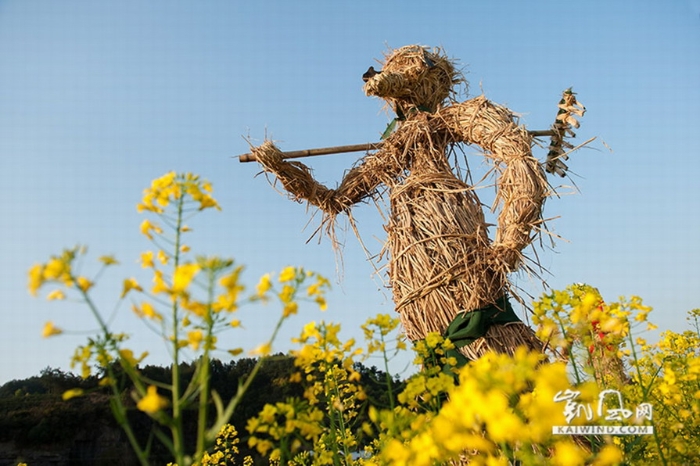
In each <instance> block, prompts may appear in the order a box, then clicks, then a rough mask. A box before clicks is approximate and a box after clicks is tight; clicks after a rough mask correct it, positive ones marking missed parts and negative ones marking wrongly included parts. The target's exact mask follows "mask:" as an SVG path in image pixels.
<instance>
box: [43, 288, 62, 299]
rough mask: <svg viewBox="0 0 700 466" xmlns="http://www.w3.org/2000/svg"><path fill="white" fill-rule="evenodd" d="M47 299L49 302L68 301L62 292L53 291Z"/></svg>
mask: <svg viewBox="0 0 700 466" xmlns="http://www.w3.org/2000/svg"><path fill="white" fill-rule="evenodd" d="M46 299H47V300H49V301H54V300H55V301H60V300H62V299H66V295H65V293H63V291H61V290H53V291H52V292H51V293H49V294H48V295H46Z"/></svg>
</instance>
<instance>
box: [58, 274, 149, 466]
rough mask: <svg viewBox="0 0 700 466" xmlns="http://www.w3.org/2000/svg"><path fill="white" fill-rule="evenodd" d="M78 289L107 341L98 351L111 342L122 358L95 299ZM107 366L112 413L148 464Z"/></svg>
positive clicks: (145, 464)
mask: <svg viewBox="0 0 700 466" xmlns="http://www.w3.org/2000/svg"><path fill="white" fill-rule="evenodd" d="M70 279H71V281H73V282H75V281H76V280H77V279H76V277H74V276H72V275H71V277H70ZM78 289H79V291H80V294H81V295H82V298H83V300H84V301H85V304H87V306H88V308H89V309H90V312H92V315H93V316H94V317H95V320H97V323H98V324H99V326H100V330H101V331H102V334H103V335H104V339H105V342H104V343H103V344H102V345H101V346H102V348H98V351H99V350H102V351H105V352H106V349H105V348H104V345H107V344H111V345H112V346H113V348H112V350H113V351H114V353H115V354H116V355H117V357H119V358H120V360H121V357H120V356H119V348H118V345H117V342H116V341H114V338H113V337H112V334H111V333H110V331H109V329H108V328H107V323H106V322H105V321H104V319H102V316H101V315H100V312H99V311H98V309H97V306H96V305H95V303H94V301H93V300H92V299H91V298H90V295H89V294H88V293H87V291H85V290H83V289H81V288H78ZM105 368H106V369H107V376H108V377H109V381H110V383H109V386H110V389H111V390H112V403H110V407H111V408H112V413H113V414H114V417H115V419H116V420H117V423H118V424H119V426H120V427H121V428H122V429H123V430H124V433H125V434H126V437H127V438H128V439H129V443H130V444H131V448H133V449H134V452H135V453H136V456H137V457H138V459H139V463H140V464H141V465H142V466H148V464H149V462H148V452H146V451H144V450H143V448H141V445H140V444H139V442H138V440H137V439H136V435H135V434H134V431H133V430H132V428H131V424H129V422H128V419H127V417H126V407H125V406H124V402H123V401H122V396H121V393H120V392H119V387H118V386H117V379H116V375H115V373H114V370H113V369H112V366H111V365H110V364H105ZM130 378H131V379H132V380H134V381H135V380H136V379H134V378H133V377H131V376H130Z"/></svg>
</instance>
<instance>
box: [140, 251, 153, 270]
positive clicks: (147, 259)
mask: <svg viewBox="0 0 700 466" xmlns="http://www.w3.org/2000/svg"><path fill="white" fill-rule="evenodd" d="M153 266H154V264H153V251H146V252H142V253H141V267H143V268H144V269H147V268H153Z"/></svg>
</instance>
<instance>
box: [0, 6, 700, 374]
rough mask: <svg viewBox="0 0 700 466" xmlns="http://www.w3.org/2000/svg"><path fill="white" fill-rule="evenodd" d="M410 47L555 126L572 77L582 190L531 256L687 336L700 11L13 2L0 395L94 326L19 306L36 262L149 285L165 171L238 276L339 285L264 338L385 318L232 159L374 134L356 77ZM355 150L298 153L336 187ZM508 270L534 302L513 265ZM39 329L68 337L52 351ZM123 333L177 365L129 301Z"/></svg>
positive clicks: (558, 206) (560, 207) (247, 312)
mask: <svg viewBox="0 0 700 466" xmlns="http://www.w3.org/2000/svg"><path fill="white" fill-rule="evenodd" d="M439 5H442V6H443V7H442V8H440V7H439ZM415 43H417V44H423V45H429V46H441V47H443V48H444V49H445V51H446V52H447V54H448V55H449V56H451V57H454V58H455V59H458V60H459V64H460V66H462V67H463V69H464V72H465V75H466V77H467V79H468V80H469V82H470V88H469V95H470V96H475V95H479V94H480V93H482V92H483V93H484V94H485V95H486V96H487V97H488V98H489V99H491V100H493V101H495V102H498V103H501V104H504V105H507V106H509V107H510V108H511V109H512V110H513V111H514V112H516V113H518V114H520V115H521V122H522V123H523V124H525V125H527V126H528V127H529V128H531V129H546V128H548V127H549V125H550V124H551V123H552V120H553V117H554V115H555V113H556V103H557V101H558V99H559V96H560V93H561V91H562V90H564V89H565V88H567V87H569V86H573V87H574V90H575V91H576V92H578V96H579V98H580V101H581V102H583V103H584V104H585V105H586V107H587V109H588V112H587V114H586V116H585V117H584V118H583V119H582V128H581V129H580V131H578V135H579V138H578V141H579V142H582V141H584V140H586V139H588V138H591V137H596V138H597V139H596V140H595V141H594V142H593V143H592V144H590V146H589V148H588V149H585V150H582V151H579V152H578V153H576V154H574V155H573V157H572V159H571V161H570V164H569V165H570V167H571V169H572V171H573V172H574V173H575V174H574V175H572V180H573V182H575V183H576V185H577V186H578V188H579V192H577V193H572V194H570V195H563V196H562V197H561V198H559V199H550V200H549V201H548V202H547V205H546V209H545V215H546V216H547V217H559V218H557V219H556V220H553V221H551V222H550V228H551V229H552V230H553V231H554V232H555V233H556V234H558V235H560V236H561V237H563V238H565V241H564V240H560V241H557V242H556V247H555V248H554V249H553V250H550V249H547V250H545V251H541V252H540V255H541V261H542V264H543V265H544V266H545V267H546V268H547V270H548V271H549V275H547V277H546V278H547V282H548V284H549V285H550V286H551V287H553V288H563V287H565V286H566V285H568V284H570V283H574V282H586V283H590V284H592V285H594V286H597V287H598V288H599V289H600V290H601V292H602V293H603V295H604V297H606V299H608V300H614V299H617V298H618V297H619V296H621V295H625V296H630V295H639V296H641V297H642V298H644V300H645V302H646V303H647V304H649V305H651V306H653V307H654V308H655V312H654V313H652V317H651V319H652V320H654V321H656V322H657V323H659V324H660V327H661V329H662V330H663V329H672V330H676V331H678V330H683V329H684V328H685V313H686V311H688V310H690V309H693V308H697V307H700V299H698V298H697V295H696V290H697V289H698V287H699V285H700V282H699V280H698V273H697V267H698V262H699V259H700V247H699V246H698V236H699V233H700V204H699V203H698V200H699V199H700V189H699V188H698V183H697V176H698V173H700V151H699V150H698V149H699V143H698V139H697V131H698V130H697V122H698V118H697V109H698V108H699V106H700V90H699V89H700V60H698V57H700V2H698V1H697V0H695V1H683V0H675V1H672V2H662V1H640V0H635V1H617V2H608V1H589V2H577V3H570V4H567V5H563V4H562V3H561V2H554V1H540V2H518V1H506V0H499V1H492V2H486V1H481V2H476V1H475V2H459V3H458V2H410V1H408V2H400V3H399V2H392V1H386V2H368V1H355V2H320V1H318V2H310V1H309V2H283V1H278V2H271V1H261V2H245V3H244V2H234V1H231V2H223V1H211V2H195V1H167V2H166V1H151V2H138V1H118V2H117V1H104V2H79V1H70V0H63V1H61V2H56V1H48V0H45V1H40V0H23V1H18V0H15V1H13V0H5V1H3V2H0V173H2V176H3V181H2V183H0V196H1V198H2V202H1V203H0V218H1V219H2V221H3V223H4V225H3V227H2V228H0V264H1V265H2V267H1V268H0V270H1V272H0V274H1V276H0V277H1V280H0V295H1V296H3V298H4V299H3V300H2V302H1V303H2V304H0V306H1V308H0V312H1V314H0V319H2V320H1V321H0V322H1V325H0V354H2V359H0V383H3V382H5V381H8V380H11V379H15V378H24V377H29V376H31V375H36V374H38V372H39V371H40V370H41V369H43V368H45V367H47V366H51V367H60V368H63V369H67V368H68V362H69V360H70V356H71V354H72V350H73V348H75V347H76V346H77V345H78V344H81V343H84V342H85V339H86V336H87V335H88V334H89V331H90V330H93V329H94V324H93V323H92V321H91V319H90V317H89V314H88V311H87V309H86V308H84V307H83V306H81V305H79V304H77V303H74V302H61V303H54V302H51V303H49V302H46V301H45V300H43V299H41V298H39V299H37V298H32V297H30V296H29V294H28V292H27V290H26V283H27V278H26V271H27V270H28V268H29V267H30V266H31V265H32V264H34V263H37V262H42V261H45V260H46V259H47V258H48V257H49V255H51V254H54V253H58V252H60V251H61V249H62V248H64V247H69V246H73V245H75V244H78V243H79V244H85V245H88V246H89V251H90V255H89V259H91V260H96V259H97V257H98V256H100V255H102V254H114V255H116V256H117V258H118V259H119V260H120V261H121V265H120V266H119V267H118V268H114V269H111V270H109V272H108V273H106V274H105V275H103V276H102V278H101V281H100V284H99V285H98V287H97V288H96V289H95V298H96V300H97V301H98V303H99V304H100V305H101V306H102V307H103V308H104V309H105V311H110V310H111V309H112V308H113V306H114V302H115V300H116V297H117V295H118V293H119V287H120V283H121V280H122V279H123V278H125V277H128V276H132V275H138V274H141V273H142V272H141V271H140V270H139V268H138V265H137V264H136V262H135V261H136V259H137V258H138V255H139V253H140V252H141V251H144V250H146V249H148V248H149V246H150V244H149V243H148V242H147V240H146V239H145V238H143V237H142V236H141V235H140V234H139V233H138V225H139V223H140V222H141V220H142V217H141V215H140V214H138V213H137V212H136V210H135V205H136V203H137V202H138V201H139V199H140V195H141V191H142V190H143V188H144V187H146V186H147V185H148V184H149V182H150V180H151V179H153V178H155V177H158V176H160V175H162V174H164V173H165V172H167V171H170V170H175V171H178V172H183V171H189V172H195V173H197V174H200V175H201V176H203V177H204V178H207V179H208V180H210V181H211V182H212V183H213V185H214V190H215V191H214V195H215V197H216V198H217V199H218V200H219V202H220V204H221V206H222V208H223V211H222V212H221V213H205V214H202V215H201V216H200V217H198V218H196V219H195V220H193V221H192V224H193V225H192V226H193V227H194V228H195V230H196V231H195V233H194V236H192V241H191V245H192V247H193V249H194V250H195V251H198V252H200V253H207V254H220V255H222V256H229V257H234V258H235V259H236V261H237V262H239V263H242V264H245V265H246V266H247V271H246V275H245V277H246V279H247V282H248V283H249V284H250V285H251V286H252V285H253V284H254V283H255V282H256V281H257V278H258V277H259V276H260V275H261V274H263V273H265V272H270V271H275V270H280V269H281V268H282V267H284V266H286V265H290V264H292V265H300V266H304V267H306V268H309V269H312V270H315V271H317V272H319V273H322V274H325V275H326V276H328V277H330V278H331V279H332V281H333V285H334V289H333V292H332V293H331V295H330V296H329V310H328V311H327V312H326V313H325V314H323V315H321V314H319V313H318V311H316V310H314V309H311V308H307V309H303V310H302V312H301V313H300V315H299V316H297V317H296V318H295V319H293V320H292V321H291V322H289V323H288V325H287V327H286V330H285V332H284V333H283V335H282V336H281V337H280V339H279V341H278V345H277V346H276V349H278V350H282V351H284V350H286V349H287V348H288V347H289V346H290V344H289V343H288V341H289V338H290V337H291V336H292V335H296V334H297V333H298V332H299V331H300V328H301V326H302V325H303V323H305V322H307V321H309V320H320V319H326V320H332V321H336V322H341V323H342V324H343V326H344V329H345V330H344V332H345V335H346V336H354V335H357V336H359V335H360V333H359V331H358V328H359V325H360V323H362V322H364V321H365V320H366V319H367V318H368V317H370V316H373V315H375V314H377V313H380V312H382V313H391V312H393V311H392V302H391V297H390V294H389V292H388V291H387V290H386V289H384V288H383V284H382V281H381V280H380V279H379V278H377V277H376V276H375V275H374V266H373V265H372V264H371V263H370V262H368V260H367V257H366V255H365V253H364V252H363V250H362V249H361V248H360V247H359V245H358V241H357V240H356V239H355V237H354V236H353V234H352V233H351V232H348V233H347V234H346V235H345V236H344V238H345V248H344V250H343V259H344V261H343V264H342V266H338V263H337V262H336V258H335V255H334V253H333V251H332V248H331V246H330V243H329V242H328V241H327V240H326V241H322V242H321V244H318V242H317V241H315V240H312V241H310V242H308V244H307V242H306V241H307V239H308V238H309V236H310V235H311V234H312V232H313V231H314V229H315V226H316V225H317V223H318V217H316V218H314V219H312V220H311V222H310V223H309V218H310V216H311V213H312V212H309V211H307V210H306V208H305V206H303V205H300V204H295V203H292V202H290V201H289V200H287V199H286V198H285V197H284V196H282V195H280V194H279V193H278V192H276V191H275V190H274V189H272V188H271V187H270V186H269V185H268V183H267V182H266V181H265V179H264V177H262V176H259V177H257V178H256V177H255V175H256V174H257V173H258V172H259V169H258V167H257V166H256V165H255V164H239V163H238V162H237V161H236V160H235V159H233V158H231V157H232V156H235V155H237V154H241V153H244V152H247V151H248V143H247V142H246V139H247V138H249V139H250V140H251V141H252V142H253V143H255V144H257V143H260V142H262V141H263V140H264V138H265V136H266V135H267V136H268V137H271V138H273V139H274V140H276V141H277V143H278V145H279V146H280V147H281V148H283V149H288V150H294V149H302V148H311V147H323V146H330V145H341V144H354V143H361V142H370V141H376V140H378V138H379V135H380V134H381V133H382V131H383V130H384V128H385V126H386V124H387V122H388V120H389V119H390V118H391V117H390V116H389V115H387V114H386V113H384V112H382V111H381V107H382V103H381V102H380V101H378V100H376V99H372V98H368V97H366V96H364V94H363V92H362V80H361V76H362V74H363V73H364V71H365V70H366V69H367V67H368V66H370V65H376V60H377V59H381V58H382V56H383V54H384V52H386V51H387V50H388V48H395V47H400V46H403V45H407V44H415ZM608 148H610V149H608ZM470 154H471V155H470V157H472V160H473V165H474V166H479V162H478V155H477V153H476V151H472V152H470ZM536 155H537V156H538V157H544V150H539V151H538V152H537V153H536ZM358 157H359V155H358V154H346V155H336V156H328V157H325V158H321V157H319V158H316V159H314V160H309V161H308V163H309V164H310V165H311V166H312V167H313V168H314V170H315V174H316V175H317V177H318V178H319V179H320V180H323V181H325V182H327V183H328V184H329V185H331V186H333V185H335V184H336V183H337V182H338V181H339V180H340V179H341V177H342V174H343V172H344V170H346V169H347V168H349V167H350V166H351V165H352V164H353V163H354V162H355V161H356V160H357V158H358ZM552 182H553V183H558V182H560V180H557V179H553V180H552ZM563 182H564V183H569V184H570V181H569V180H564V181H563ZM563 191H566V189H563ZM569 191H571V190H569ZM354 215H355V216H356V217H357V219H358V222H359V227H360V230H361V233H362V236H363V239H364V241H365V243H366V244H367V245H368V246H369V247H370V249H371V250H372V252H375V253H376V252H378V251H379V250H380V247H381V241H382V239H383V230H382V227H381V219H380V218H379V215H378V213H377V211H376V209H375V208H374V207H373V206H367V205H361V206H358V208H357V209H356V210H355V212H354ZM307 223H309V226H306V225H307ZM88 263H89V261H88ZM513 280H514V281H516V282H517V283H518V284H519V285H521V286H523V287H524V288H526V289H527V290H530V292H531V293H532V294H534V295H539V294H541V292H542V291H543V289H542V286H541V285H540V284H538V283H537V282H536V281H533V280H531V279H529V278H528V277H526V276H520V275H516V276H514V277H513ZM277 313H278V310H277V309H275V308H244V309H243V310H241V319H242V320H243V323H244V325H245V326H246V331H244V332H243V331H241V332H230V333H227V334H225V335H224V336H222V337H221V338H222V339H225V341H226V342H227V343H229V342H230V344H229V346H243V347H246V348H253V347H255V346H256V345H257V344H259V343H261V342H262V341H263V340H264V339H265V338H266V337H267V335H269V332H270V325H271V322H274V320H275V319H276V316H277ZM47 320H51V321H53V322H54V323H55V324H56V325H58V326H60V327H62V328H64V329H66V330H70V331H72V332H73V333H69V334H66V335H63V336H60V337H56V338H52V339H48V340H44V339H42V338H41V335H40V334H41V328H42V326H43V323H44V322H45V321H47ZM114 325H115V327H116V328H117V329H119V330H125V331H127V332H129V333H132V334H133V339H132V346H133V347H134V348H135V349H136V350H143V349H149V350H150V351H151V352H152V356H151V358H150V359H149V360H148V362H151V363H153V364H163V363H165V362H166V354H165V352H163V351H157V350H156V347H157V346H158V345H159V344H160V343H159V342H158V340H157V337H156V336H154V335H153V334H152V333H149V332H148V331H147V330H146V329H145V328H143V327H142V326H140V325H139V323H138V322H135V319H133V318H132V315H131V311H130V310H129V306H128V303H124V305H123V306H122V307H121V308H120V310H119V311H118V317H117V319H116V320H115V323H114ZM81 332H82V333H81ZM86 332H87V333H86ZM222 357H225V356H223V355H222ZM369 363H370V364H372V363H377V362H376V361H374V362H373V361H370V362H369ZM396 367H397V370H400V369H401V368H402V367H403V366H402V363H401V364H397V365H396Z"/></svg>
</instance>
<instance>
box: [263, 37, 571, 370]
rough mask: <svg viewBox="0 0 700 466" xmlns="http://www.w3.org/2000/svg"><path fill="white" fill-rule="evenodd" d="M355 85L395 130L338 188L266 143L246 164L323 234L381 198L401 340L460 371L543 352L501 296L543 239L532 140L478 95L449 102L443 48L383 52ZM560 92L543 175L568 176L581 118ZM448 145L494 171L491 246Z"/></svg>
mask: <svg viewBox="0 0 700 466" xmlns="http://www.w3.org/2000/svg"><path fill="white" fill-rule="evenodd" d="M363 79H364V80H365V85H364V91H365V93H366V94H367V95H368V96H376V97H379V98H381V99H383V100H384V101H385V102H386V104H387V105H388V106H389V107H390V108H391V109H392V110H393V111H394V112H395V113H396V115H397V117H396V119H395V120H394V122H395V123H396V124H395V125H394V124H392V125H390V126H391V128H389V129H388V131H387V132H386V133H385V135H384V141H383V142H382V143H381V145H377V147H378V149H377V150H375V151H373V152H368V153H367V154H366V155H365V156H364V157H363V158H362V159H361V160H360V161H359V162H358V163H357V164H356V165H355V166H354V167H353V168H352V169H350V170H349V171H348V172H346V174H345V176H344V177H343V179H342V182H341V183H340V184H339V186H337V187H336V188H335V189H329V188H328V187H326V186H324V185H322V184H320V183H319V182H317V181H316V180H315V179H314V178H313V176H312V172H311V170H310V169H309V168H308V167H306V166H305V165H303V164H301V163H299V162H289V161H286V160H284V154H283V153H282V152H280V150H279V149H278V148H277V147H276V146H275V145H274V144H273V143H272V142H270V141H266V142H264V143H263V144H262V145H260V146H258V147H252V148H251V153H252V155H253V156H254V158H255V159H256V160H257V161H258V162H259V163H260V164H261V165H262V167H263V169H264V171H265V172H268V173H271V174H274V176H275V177H276V179H277V180H278V181H279V182H280V183H281V184H282V186H283V187H284V189H285V190H286V191H288V193H289V194H290V196H291V198H292V199H294V200H297V201H307V202H308V203H310V204H312V205H314V206H316V207H318V208H319V209H320V210H321V211H323V215H324V218H323V223H324V224H325V226H326V227H327V228H328V231H329V232H330V233H331V234H332V229H333V226H334V222H335V219H336V216H337V215H339V214H342V213H349V211H350V209H351V208H352V207H353V205H355V204H357V203H359V202H361V201H363V200H367V199H369V198H372V197H379V196H387V195H388V201H389V202H388V205H389V210H390V211H389V212H387V218H388V222H387V225H386V226H385V230H386V232H387V241H386V245H385V248H386V249H388V252H389V270H388V275H389V284H390V286H391V290H392V294H393V299H394V303H395V308H396V311H397V312H398V313H399V315H400V319H401V322H402V324H403V328H404V331H405V333H406V335H407V337H408V338H409V339H410V340H412V341H417V340H421V339H424V338H425V337H426V336H427V335H428V334H429V333H431V332H437V333H439V334H441V335H444V336H446V337H448V338H450V340H452V342H453V343H454V344H455V346H456V347H457V348H458V351H459V353H458V354H459V357H460V358H462V362H465V361H466V360H469V359H476V358H479V357H480V356H481V355H483V354H484V353H485V352H487V351H489V350H493V351H497V352H502V353H508V354H512V353H513V352H514V351H515V349H516V348H517V347H520V346H524V347H526V348H528V349H530V350H535V351H542V350H543V344H542V342H540V341H539V340H538V339H537V338H536V336H535V334H534V332H533V331H532V330H531V329H530V328H529V327H528V326H527V325H525V324H524V323H523V322H522V321H521V320H520V319H519V318H518V317H517V316H516V315H515V314H514V312H513V309H512V307H511V304H510V302H509V297H510V296H513V295H514V293H515V290H513V289H512V288H513V287H512V286H511V285H510V283H509V280H508V276H509V274H510V273H512V272H514V271H517V270H518V269H520V268H522V267H524V266H526V264H525V260H526V258H525V256H524V254H523V249H524V248H526V247H527V246H528V245H530V244H531V243H532V241H533V240H534V239H535V237H536V236H537V235H538V234H539V233H540V232H541V231H542V230H543V220H542V207H543V203H544V201H545V199H546V197H547V196H548V195H549V194H551V191H550V189H549V185H548V183H547V180H546V177H545V171H544V169H543V167H542V166H541V164H540V162H539V161H538V160H537V159H536V158H535V157H533V155H532V150H531V149H532V146H533V136H532V135H531V134H530V133H529V132H528V131H527V130H526V129H525V128H524V127H522V126H520V125H518V123H517V121H516V119H515V117H514V116H513V114H512V112H511V111H510V110H508V109H507V108H505V107H502V106H499V105H497V104H494V103H492V102H490V101H489V100H487V99H486V98H485V97H483V96H479V97H476V98H473V99H470V100H467V101H464V102H457V101H455V100H454V99H453V98H451V96H453V95H454V88H455V86H456V85H458V84H460V83H463V82H464V80H463V78H462V75H461V73H460V72H459V71H458V70H457V69H456V68H455V66H454V64H453V62H452V61H451V60H450V59H448V58H447V57H446V56H445V55H444V53H443V52H442V50H440V49H429V48H427V47H423V46H418V45H411V46H406V47H402V48H399V49H396V50H393V51H390V52H389V53H388V54H387V55H386V57H385V60H384V63H383V67H382V69H381V70H380V71H376V70H374V69H373V68H370V70H369V71H368V72H367V73H366V74H365V75H364V77H363ZM566 92H568V93H569V95H571V96H572V98H573V100H571V99H569V102H568V103H565V105H560V114H561V115H560V116H558V117H557V120H556V121H557V123H556V124H558V125H559V126H558V127H557V128H553V129H556V131H555V132H556V134H555V136H557V137H558V139H555V137H554V136H553V138H552V141H553V142H552V146H551V147H550V156H551V157H550V160H549V161H548V164H549V165H551V166H550V167H549V170H548V171H554V170H558V171H559V172H561V171H563V170H565V168H566V167H565V165H563V162H562V161H561V158H562V156H563V155H565V154H564V150H563V149H562V142H564V138H565V137H566V136H568V135H569V133H568V131H569V130H570V127H571V125H572V124H574V123H576V122H575V120H574V119H573V117H571V113H572V112H573V113H578V114H582V113H581V109H580V108H579V107H576V105H577V104H578V102H576V100H575V97H573V93H571V92H570V91H566ZM566 92H565V95H566ZM562 102H564V100H562ZM576 126H577V124H576ZM455 144H471V145H475V146H479V147H480V148H481V149H483V153H484V156H485V157H486V158H487V159H489V161H490V162H491V163H492V165H493V167H494V170H495V173H496V181H495V189H496V201H495V205H494V209H495V211H496V212H497V225H496V227H497V228H496V230H495V232H493V234H492V235H490V233H489V225H488V224H487V223H486V219H485V214H484V211H483V210H482V209H483V206H482V204H481V202H480V200H479V198H478V197H477V194H476V192H475V189H474V187H473V186H470V185H469V184H467V183H466V182H465V181H464V180H463V179H462V177H458V176H456V175H455V173H454V171H453V169H452V167H451V165H450V162H449V158H448V155H447V154H448V152H449V151H450V150H451V148H452V146H454V145H455Z"/></svg>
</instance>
